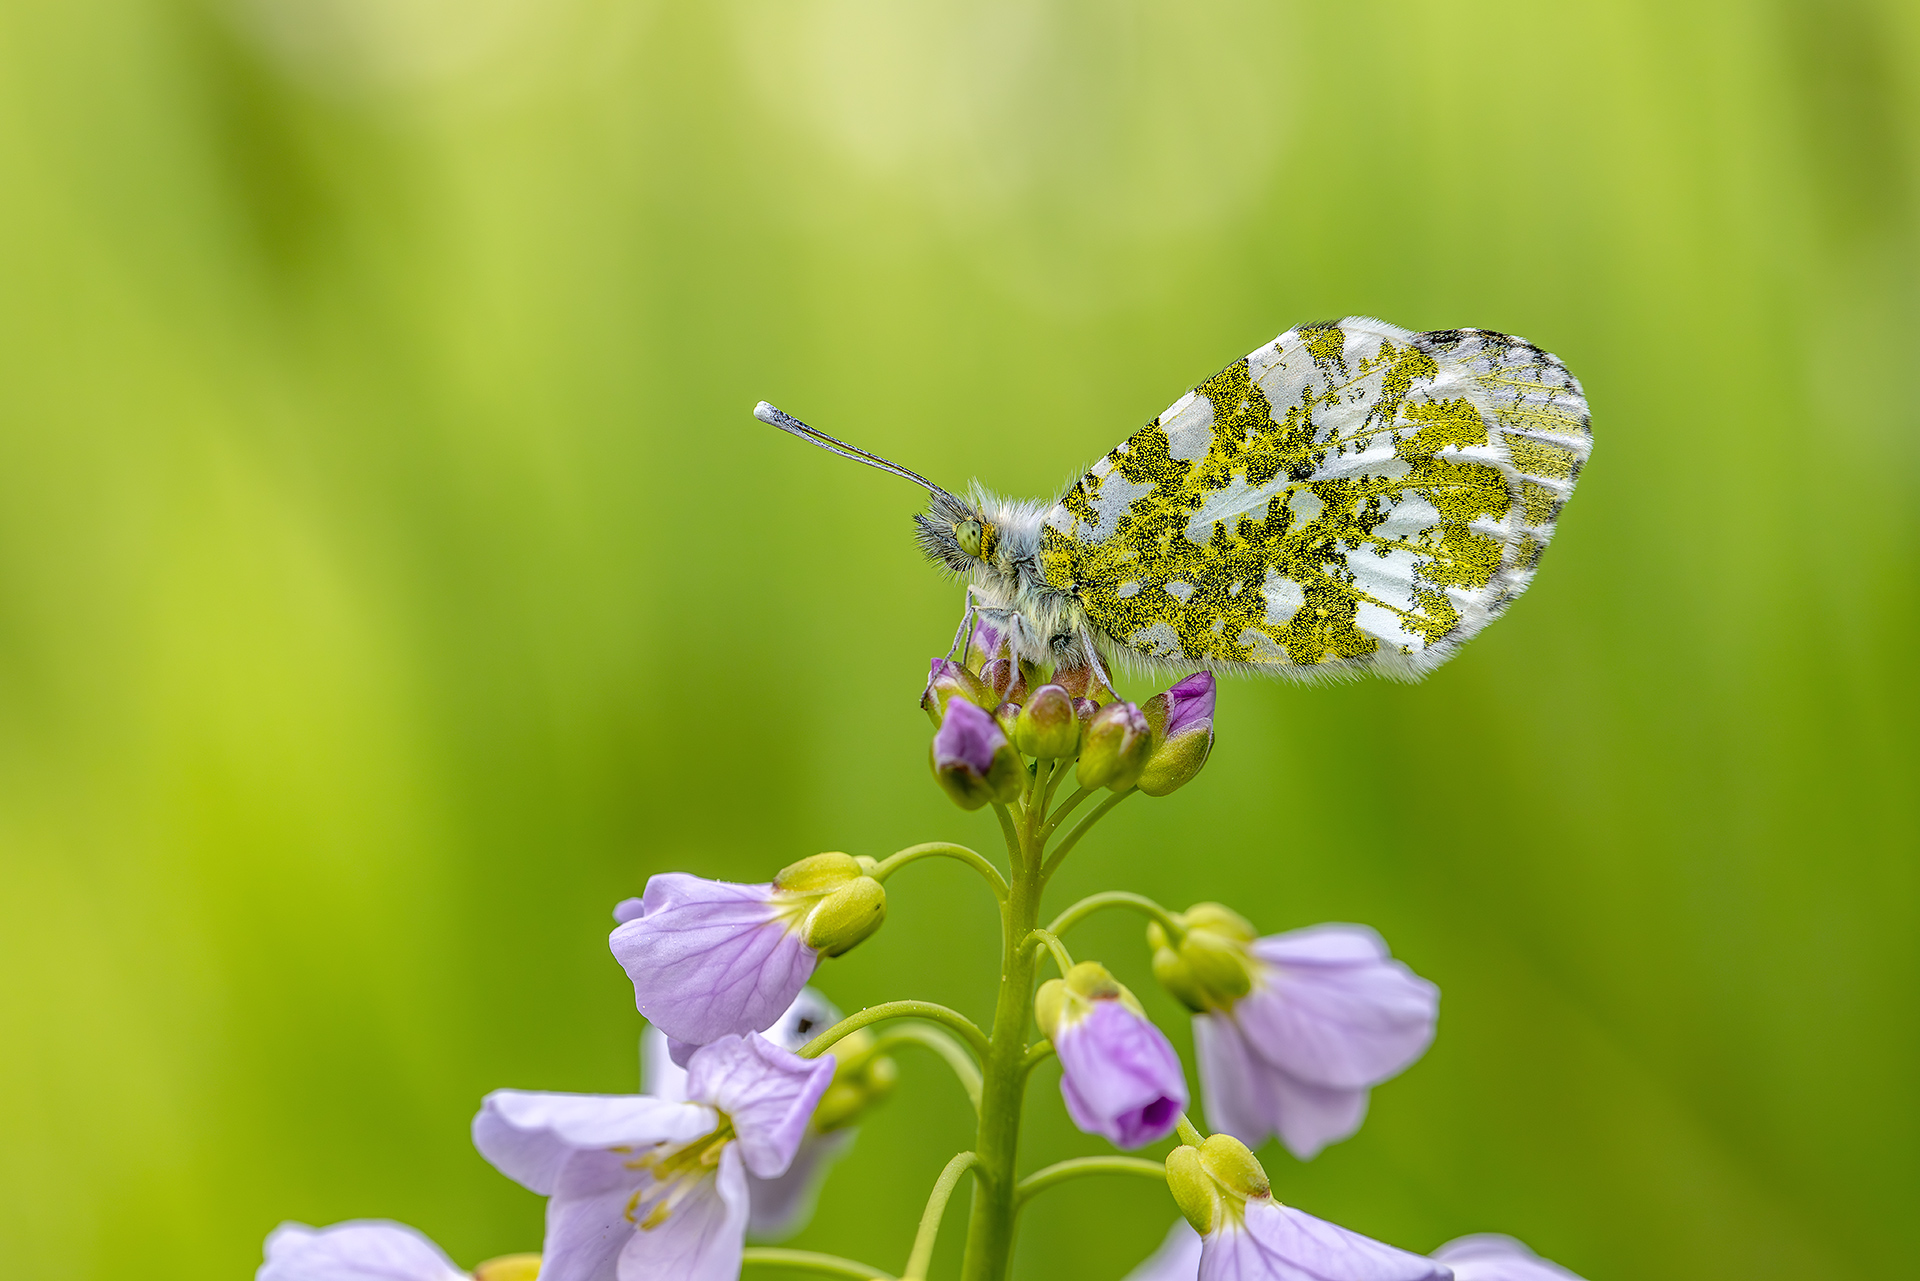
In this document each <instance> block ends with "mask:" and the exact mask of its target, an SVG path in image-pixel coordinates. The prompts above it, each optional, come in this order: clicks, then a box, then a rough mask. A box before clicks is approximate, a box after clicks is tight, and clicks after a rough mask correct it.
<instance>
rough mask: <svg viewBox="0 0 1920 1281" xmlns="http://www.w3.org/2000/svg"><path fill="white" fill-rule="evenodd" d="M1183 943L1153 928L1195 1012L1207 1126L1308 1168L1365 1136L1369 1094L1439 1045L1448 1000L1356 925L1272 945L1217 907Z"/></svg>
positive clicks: (1163, 969)
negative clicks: (1279, 1151) (1442, 1006)
mask: <svg viewBox="0 0 1920 1281" xmlns="http://www.w3.org/2000/svg"><path fill="white" fill-rule="evenodd" d="M1182 919H1183V921H1184V922H1185V923H1186V924H1187V926H1188V929H1187V933H1186V935H1185V937H1184V938H1182V939H1181V940H1180V941H1179V942H1178V943H1177V944H1175V943H1173V942H1171V941H1170V940H1169V938H1168V936H1167V934H1166V932H1165V931H1164V930H1162V929H1161V927H1160V926H1159V925H1157V924H1156V925H1153V926H1150V927H1149V930H1148V935H1149V938H1150V939H1151V940H1152V942H1153V944H1154V947H1155V949H1156V950H1155V954H1154V973H1155V974H1156V975H1158V976H1159V978H1160V979H1161V981H1162V982H1163V983H1164V984H1166V986H1167V987H1168V989H1169V990H1171V991H1172V992H1173V993H1174V995H1176V996H1178V997H1179V998H1180V999H1181V1000H1183V1001H1184V1002H1186V1004H1187V1005H1188V1006H1189V1008H1191V1009H1193V1010H1195V1011H1196V1017H1195V1018H1194V1021H1193V1040H1194V1055H1195V1058H1196V1059H1198V1061H1199V1066H1200V1086H1201V1090H1202V1092H1203V1094H1204V1097H1205V1100H1206V1113H1207V1118H1208V1120H1209V1122H1210V1123H1211V1124H1212V1125H1214V1126H1215V1127H1216V1128H1218V1129H1221V1130H1224V1131H1226V1132H1227V1133H1228V1134H1232V1135H1234V1136H1236V1137H1238V1138H1240V1139H1242V1140H1244V1141H1246V1142H1248V1143H1260V1142H1263V1141H1264V1140H1265V1139H1266V1137H1267V1136H1268V1135H1270V1134H1277V1135H1279V1136H1280V1141H1281V1142H1283V1143H1285V1144H1286V1145H1287V1148H1288V1150H1289V1151H1291V1152H1292V1153H1293V1154H1294V1155H1295V1156H1297V1157H1299V1158H1300V1159H1301V1160H1307V1159H1309V1158H1311V1157H1312V1156H1314V1155H1315V1154H1316V1153H1318V1152H1319V1151H1320V1149H1322V1148H1324V1147H1325V1146H1326V1145H1327V1144H1329V1143H1335V1142H1338V1141H1339V1140H1341V1139H1344V1138H1347V1137H1348V1136H1350V1135H1352V1134H1353V1132H1354V1131H1356V1130H1358V1129H1359V1128H1360V1122H1361V1121H1362V1120H1363V1119H1364V1118H1365V1116H1366V1113H1367V1093H1368V1091H1369V1090H1371V1089H1372V1088H1373V1087H1374V1086H1376V1085H1378V1084H1380V1083H1381V1082H1382V1081H1386V1080H1388V1079H1389V1078H1391V1077H1394V1076H1397V1075H1399V1073H1400V1072H1402V1071H1404V1070H1405V1069H1406V1068H1407V1067H1408V1066H1409V1065H1411V1064H1412V1063H1413V1062H1414V1061H1415V1060H1416V1059H1418V1058H1419V1057H1420V1056H1421V1055H1422V1054H1424V1053H1425V1052H1426V1049H1427V1046H1428V1045H1430V1044H1432V1042H1433V1030H1434V1023H1435V1020H1436V1018H1437V1016H1438V1011H1439V1003H1440V991H1439V989H1438V988H1436V987H1434V985H1433V984H1431V983H1429V982H1427V981H1426V980H1425V979H1423V978H1420V977H1419V976H1417V975H1415V974H1414V973H1413V971H1411V970H1409V969H1408V968H1407V967H1406V966H1404V965H1402V964H1401V963H1400V962H1398V961H1396V960H1393V959H1392V957H1391V955H1390V954H1389V953H1388V951H1387V946H1386V944H1385V943H1383V942H1382V941H1381V939H1380V936H1379V935H1377V934H1375V933H1374V932H1373V931H1372V930H1369V929H1366V928H1365V927H1363V926H1358V925H1317V926H1314V927H1312V928H1310V929H1304V930H1294V931H1292V932H1291V933H1287V934H1276V935H1271V936H1269V937H1267V938H1260V939H1256V938H1254V937H1253V927H1252V926H1250V925H1248V924H1247V923H1246V921H1244V920H1243V919H1241V918H1240V917H1238V916H1236V915H1235V914H1234V913H1232V912H1230V911H1228V910H1227V909H1225V908H1222V907H1220V906H1219V905H1218V904H1201V905H1200V906H1198V907H1196V908H1193V909H1191V910H1190V911H1189V912H1187V913H1186V914H1185V916H1184V917H1183V918H1182Z"/></svg>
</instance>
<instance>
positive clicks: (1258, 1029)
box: [1233, 925, 1440, 1090]
mask: <svg viewBox="0 0 1920 1281" xmlns="http://www.w3.org/2000/svg"><path fill="white" fill-rule="evenodd" d="M1252 950H1253V954H1254V956H1255V957H1256V958H1258V959H1259V960H1260V961H1263V962H1265V966H1264V967H1263V969H1262V970H1261V972H1259V973H1258V974H1257V975H1256V980H1255V987H1254V991H1253V993H1252V995H1250V996H1247V997H1245V998H1244V999H1242V1000H1241V1001H1240V1002H1239V1003H1238V1004H1237V1005H1235V1006H1234V1008H1233V1016H1234V1019H1235V1021H1236V1022H1238V1023H1239V1024H1240V1027H1241V1029H1242V1030H1243V1031H1244V1032H1245V1033H1246V1035H1247V1038H1248V1040H1250V1041H1251V1042H1252V1044H1253V1046H1254V1048H1255V1050H1257V1051H1258V1053H1259V1055H1260V1057H1262V1058H1264V1059H1265V1060H1267V1062H1269V1063H1271V1064H1273V1065H1274V1066H1276V1067H1278V1068H1281V1069H1283V1070H1284V1071H1286V1072H1287V1073H1288V1075H1290V1076H1292V1077H1294V1078H1295V1079H1296V1080H1299V1081H1301V1082H1304V1083H1306V1084H1309V1085H1317V1086H1323V1087H1332V1088H1336V1089H1345V1090H1357V1089H1366V1088H1367V1087H1369V1086H1374V1085H1378V1084H1380V1082H1382V1081H1385V1080H1387V1079H1389V1078H1390V1077H1393V1076H1396V1075H1398V1074H1399V1073H1400V1072H1402V1071H1404V1070H1405V1069H1406V1068H1407V1067H1408V1066H1410V1065H1411V1064H1412V1063H1413V1062H1414V1061H1415V1060H1416V1059H1418V1058H1419V1057H1420V1056H1421V1055H1422V1054H1424V1053H1426V1050H1427V1047H1428V1046H1429V1045H1431V1044H1432V1043H1433V1031H1434V1024H1435V1021H1436V1020H1437V1018H1438V1016H1439V1007H1440V989H1439V988H1437V987H1435V986H1434V985H1433V984H1431V983H1429V982H1427V981H1426V980H1425V979H1423V978H1421V977H1419V976H1418V975H1416V974H1415V973H1414V972H1413V971H1412V970H1409V969H1408V968H1407V967H1406V966H1404V965H1402V964H1401V963H1400V962H1398V961H1395V960H1393V959H1392V958H1391V957H1390V956H1389V955H1388V954H1387V949H1386V945H1385V944H1384V943H1382V942H1381V941H1380V937H1379V935H1377V934H1375V933H1374V932H1373V931H1371V930H1368V929H1364V928H1363V927H1360V926H1354V925H1321V926H1315V927H1314V928H1312V929H1307V930H1295V931H1293V932H1292V933H1291V934H1281V935H1276V936H1274V937H1272V938H1264V939H1258V940H1256V941H1255V942H1254V944H1253V948H1252Z"/></svg>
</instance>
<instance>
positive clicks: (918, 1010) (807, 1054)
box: [800, 1001, 987, 1059]
mask: <svg viewBox="0 0 1920 1281" xmlns="http://www.w3.org/2000/svg"><path fill="white" fill-rule="evenodd" d="M888 1019H926V1020H928V1021H929V1022H932V1023H940V1024H944V1025H945V1026H947V1027H949V1028H952V1029H953V1030H954V1031H955V1032H958V1033H959V1034H960V1039H961V1040H963V1041H965V1042H966V1043H967V1044H968V1045H970V1046H972V1047H973V1050H974V1053H975V1054H978V1055H980V1056H982V1057H985V1055H986V1053H987V1035H986V1033H984V1032H982V1031H981V1030H980V1029H979V1028H977V1027H975V1026H974V1025H973V1020H971V1019H969V1018H968V1017H967V1016H966V1015H964V1014H962V1013H960V1012H959V1011H958V1010H950V1009H948V1008H947V1007H946V1006H944V1005H935V1004H934V1003H933V1002H932V1001H888V1002H887V1003H886V1004H885V1005H869V1006H868V1007H867V1008H866V1009H864V1010H861V1011H860V1012H859V1013H857V1014H849V1015H848V1016H847V1017H846V1018H844V1019H841V1020H840V1021H839V1022H838V1023H835V1024H834V1025H833V1026H832V1027H830V1028H828V1029H827V1030H826V1031H824V1032H822V1033H821V1034H820V1035H819V1036H816V1037H814V1038H813V1039H812V1040H811V1041H808V1042H807V1043H806V1044H805V1045H803V1046H801V1047H800V1057H801V1058H803V1059H811V1058H815V1057H817V1056H818V1055H820V1054H822V1053H824V1052H825V1051H826V1050H828V1049H829V1048H831V1047H832V1045H833V1043H834V1042H836V1041H838V1040H839V1039H840V1038H841V1037H844V1036H846V1035H847V1034H848V1033H850V1032H858V1031H859V1030H860V1029H861V1028H863V1027H866V1026H867V1025H868V1024H870V1023H882V1022H885V1021H886V1020H888Z"/></svg>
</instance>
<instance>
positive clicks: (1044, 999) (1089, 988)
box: [1033, 961, 1139, 1041]
mask: <svg viewBox="0 0 1920 1281" xmlns="http://www.w3.org/2000/svg"><path fill="white" fill-rule="evenodd" d="M1117 1000H1124V1001H1125V1002H1126V1003H1127V1004H1128V1005H1129V1006H1132V1007H1135V1008H1138V1006H1139V1002H1138V1001H1135V1000H1134V999H1133V993H1131V992H1129V991H1127V989H1126V988H1124V987H1122V986H1121V985H1120V982H1119V980H1117V979H1115V978H1114V977H1113V974H1112V973H1111V972H1110V971H1109V970H1108V969H1107V967H1106V966H1104V965H1102V964H1100V962H1098V961H1082V962H1080V964H1078V965H1076V966H1074V967H1073V968H1072V969H1070V970H1068V971H1067V975H1066V977H1065V978H1063V979H1048V980H1047V981H1046V982H1045V983H1042V984H1041V985H1040V990H1039V991H1038V992H1036V993H1035V994H1034V997H1033V1017H1034V1022H1035V1024H1036V1025H1037V1026H1038V1027H1039V1028H1040V1031H1041V1032H1043V1033H1044V1034H1045V1035H1046V1038H1047V1039H1048V1040H1049V1041H1051V1040H1053V1039H1054V1036H1055V1034H1056V1033H1057V1032H1059V1030H1060V1025H1061V1024H1062V1023H1063V1022H1071V1021H1073V1020H1076V1019H1082V1018H1085V1017H1086V1015H1087V1011H1089V1010H1091V1009H1092V1008H1093V1003H1094V1002H1095V1001H1117Z"/></svg>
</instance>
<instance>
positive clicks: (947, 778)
mask: <svg viewBox="0 0 1920 1281" xmlns="http://www.w3.org/2000/svg"><path fill="white" fill-rule="evenodd" d="M932 762H933V776H934V778H935V779H936V780H937V781H938V782H939V784H940V786H941V787H943V788H945V789H946V793H947V795H948V796H951V797H952V798H953V801H954V804H956V805H958V806H959V807H960V808H961V809H963V810H977V809H979V808H980V807H981V806H982V805H985V804H986V803H987V802H988V801H1010V800H1012V799H1013V798H1014V797H1016V796H1018V795H1019V794H1020V787H1021V784H1022V782H1023V781H1024V778H1025V774H1026V771H1025V770H1024V769H1023V768H1022V767H1021V764H1020V756H1019V753H1017V752H1015V751H1014V750H1013V744H1012V743H1009V742H1008V741H1007V736H1006V734H1005V733H1004V732H1003V731H1002V730H1001V728H1000V726H999V725H998V724H996V723H995V722H994V719H993V717H991V716H989V715H987V714H986V713H985V712H983V711H981V710H980V709H979V707H977V706H975V705H974V704H973V703H971V702H969V701H968V700H966V699H964V698H956V699H954V700H952V701H951V702H950V703H948V704H947V714H946V718H945V719H944V720H942V721H941V723H940V729H939V730H938V732H936V733H935V734H934V736H933V752H932Z"/></svg>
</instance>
